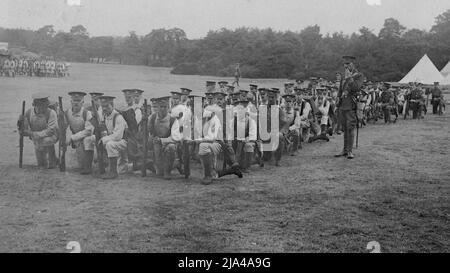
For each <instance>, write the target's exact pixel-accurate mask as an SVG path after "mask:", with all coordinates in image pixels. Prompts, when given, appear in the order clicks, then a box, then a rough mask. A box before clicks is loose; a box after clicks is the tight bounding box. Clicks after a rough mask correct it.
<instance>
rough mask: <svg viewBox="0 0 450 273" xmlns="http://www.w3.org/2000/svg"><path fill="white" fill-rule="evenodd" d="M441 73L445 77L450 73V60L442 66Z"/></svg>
mask: <svg viewBox="0 0 450 273" xmlns="http://www.w3.org/2000/svg"><path fill="white" fill-rule="evenodd" d="M441 74H442V76H444V77H447V76H448V75H450V61H449V62H448V63H447V65H446V66H445V67H444V68H442V70H441Z"/></svg>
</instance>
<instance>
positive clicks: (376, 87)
mask: <svg viewBox="0 0 450 273" xmlns="http://www.w3.org/2000/svg"><path fill="white" fill-rule="evenodd" d="M430 95H431V100H430ZM429 101H431V105H432V107H433V114H442V113H443V112H444V110H445V99H444V95H443V92H442V90H441V89H440V87H439V82H435V83H434V85H433V86H432V87H426V86H425V85H423V84H421V83H416V82H411V83H409V84H408V85H404V86H402V85H399V84H391V83H378V84H373V83H370V82H369V83H368V84H367V85H366V86H365V88H363V90H362V91H361V96H360V99H359V103H358V114H359V119H360V120H361V125H362V126H364V125H366V123H367V122H369V121H373V122H376V121H377V120H378V119H384V122H385V123H395V122H396V121H397V119H398V118H399V116H400V115H402V116H403V117H404V119H406V118H407V117H408V116H410V112H411V111H412V118H413V119H421V118H423V117H424V115H425V114H426V113H427V106H428V102H429ZM393 115H394V116H395V119H394V120H392V116H393Z"/></svg>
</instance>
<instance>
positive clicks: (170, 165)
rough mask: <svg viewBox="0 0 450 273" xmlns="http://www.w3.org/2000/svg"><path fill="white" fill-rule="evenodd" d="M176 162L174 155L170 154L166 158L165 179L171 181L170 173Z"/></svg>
mask: <svg viewBox="0 0 450 273" xmlns="http://www.w3.org/2000/svg"><path fill="white" fill-rule="evenodd" d="M174 161H175V158H174V155H173V153H168V154H166V155H165V156H164V163H165V164H164V179H167V180H169V179H170V178H171V177H170V173H171V172H172V169H173V162H174Z"/></svg>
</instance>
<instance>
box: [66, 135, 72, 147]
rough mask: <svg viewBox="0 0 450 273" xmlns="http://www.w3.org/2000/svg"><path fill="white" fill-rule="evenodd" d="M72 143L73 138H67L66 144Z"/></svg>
mask: <svg viewBox="0 0 450 273" xmlns="http://www.w3.org/2000/svg"><path fill="white" fill-rule="evenodd" d="M70 145H72V138H70V137H69V138H66V146H70Z"/></svg>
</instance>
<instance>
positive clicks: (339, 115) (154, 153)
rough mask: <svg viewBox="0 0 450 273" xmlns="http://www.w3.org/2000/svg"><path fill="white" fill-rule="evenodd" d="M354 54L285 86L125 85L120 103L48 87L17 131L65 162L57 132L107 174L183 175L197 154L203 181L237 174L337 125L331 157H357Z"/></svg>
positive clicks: (40, 154)
mask: <svg viewBox="0 0 450 273" xmlns="http://www.w3.org/2000/svg"><path fill="white" fill-rule="evenodd" d="M354 59H355V58H354V57H352V56H344V68H345V73H344V74H338V79H337V81H336V82H328V84H325V83H324V82H321V81H318V80H317V79H311V81H310V84H308V85H305V84H304V83H303V82H301V81H297V83H291V82H287V83H285V85H284V89H283V90H280V89H279V88H266V87H260V86H257V85H255V84H251V85H250V86H249V89H248V90H244V89H236V88H235V87H234V85H228V83H227V82H225V81H221V82H218V83H216V82H213V81H208V82H206V91H205V93H204V95H203V96H196V95H192V94H191V93H192V90H190V89H189V88H181V89H180V90H179V91H173V92H171V95H170V96H164V97H159V98H153V99H151V103H148V102H147V100H143V99H142V96H143V93H144V91H143V90H139V89H127V90H123V94H124V98H125V101H126V108H124V109H121V110H118V109H116V107H115V99H116V98H115V97H113V96H108V95H105V94H103V93H90V94H89V95H90V98H91V100H90V101H91V103H90V105H87V104H85V98H86V97H87V94H86V93H84V92H70V93H69V95H70V97H71V106H70V108H69V109H66V110H64V109H62V101H60V105H59V106H56V105H51V103H50V101H49V96H48V95H46V94H42V93H38V94H35V95H34V96H33V107H32V108H31V109H29V110H28V111H26V112H25V111H24V110H23V113H24V114H23V115H22V116H21V118H20V119H19V132H20V134H21V136H22V137H23V136H25V137H30V138H31V140H32V141H33V143H34V147H35V152H36V158H37V162H38V165H39V166H41V167H48V168H55V167H56V166H57V163H58V160H59V164H60V167H61V163H62V160H63V159H64V157H63V154H61V153H60V156H59V158H58V157H57V156H56V151H55V144H56V143H57V142H58V141H59V146H60V150H63V151H64V148H65V147H72V148H74V149H75V150H76V154H77V156H78V159H79V165H80V172H81V174H83V175H89V174H91V173H92V165H93V162H94V161H95V160H94V158H96V161H97V164H98V165H99V170H100V173H101V174H102V178H104V179H115V178H117V177H118V176H119V174H123V173H127V172H130V171H137V170H141V171H142V172H143V174H144V175H145V173H146V171H147V170H151V171H153V172H154V173H155V174H156V175H157V176H158V177H162V178H165V179H171V177H172V172H173V170H175V169H176V170H178V172H179V173H180V174H181V175H184V176H185V177H186V178H188V177H189V176H190V173H191V172H190V168H191V165H190V163H191V162H194V161H198V162H200V163H201V166H202V171H203V180H202V181H203V183H204V184H210V183H212V181H213V179H215V178H220V177H223V176H226V175H236V176H237V177H240V178H242V177H243V175H244V174H245V173H247V172H248V171H249V170H250V168H251V166H252V165H253V164H257V165H259V166H261V167H263V166H264V164H265V163H266V162H272V163H273V164H274V165H276V166H280V162H281V158H282V156H285V155H289V156H296V155H297V154H298V151H299V149H301V148H302V145H303V143H306V142H309V143H311V142H314V141H325V142H327V141H329V136H332V135H333V134H335V133H337V134H340V133H343V134H344V139H343V140H344V141H343V142H344V145H343V146H344V147H343V150H342V152H341V153H339V154H337V155H335V157H346V158H348V159H353V158H354V154H353V147H354V141H355V130H356V141H357V140H358V137H357V132H358V128H359V118H358V109H359V108H360V107H359V106H358V105H361V104H363V103H367V101H366V102H364V98H365V97H367V95H368V94H365V92H363V90H364V86H365V85H366V86H370V84H367V83H366V84H364V76H363V75H362V74H361V73H360V72H358V70H357V69H356V67H355V66H354V64H353V61H354ZM383 86H384V87H387V85H383ZM61 148H62V149H61ZM95 152H96V153H97V156H96V157H95V156H94V153H95ZM106 165H108V166H109V168H108V171H107V172H106V168H105V166H106Z"/></svg>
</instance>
